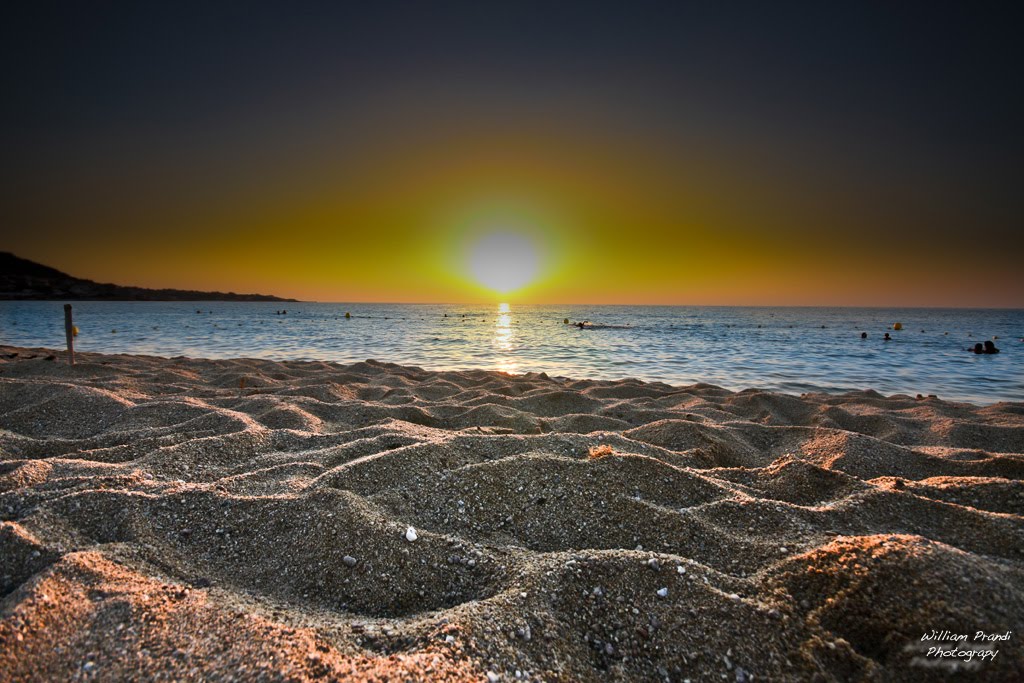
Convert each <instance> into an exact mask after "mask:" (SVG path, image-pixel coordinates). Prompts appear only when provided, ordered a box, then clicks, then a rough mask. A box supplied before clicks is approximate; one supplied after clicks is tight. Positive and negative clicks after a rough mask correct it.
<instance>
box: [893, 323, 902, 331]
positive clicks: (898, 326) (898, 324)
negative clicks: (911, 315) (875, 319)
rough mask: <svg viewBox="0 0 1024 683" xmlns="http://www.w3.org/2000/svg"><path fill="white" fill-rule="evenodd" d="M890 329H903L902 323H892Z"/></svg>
mask: <svg viewBox="0 0 1024 683" xmlns="http://www.w3.org/2000/svg"><path fill="white" fill-rule="evenodd" d="M892 329H894V330H902V329H903V323H893V324H892Z"/></svg>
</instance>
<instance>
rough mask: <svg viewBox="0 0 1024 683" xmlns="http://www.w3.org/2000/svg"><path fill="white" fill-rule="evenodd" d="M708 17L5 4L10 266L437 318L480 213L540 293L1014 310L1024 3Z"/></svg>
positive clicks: (606, 11) (442, 7) (728, 12)
mask: <svg viewBox="0 0 1024 683" xmlns="http://www.w3.org/2000/svg"><path fill="white" fill-rule="evenodd" d="M707 5H708V6H707V7H703V8H700V7H689V8H688V7H685V6H683V5H682V3H663V4H644V3H636V2H629V3H625V2H623V3H599V2H586V3H569V2H562V3H528V2H514V3H512V2H509V3H487V2H474V3H432V2H422V1H421V2H408V3H386V2H373V3H365V4H357V3H323V4H310V3H279V4H267V3H255V2H253V3H237V4H228V3H220V4H218V3H203V4H195V5H189V4H187V3H159V4H156V3H153V4H148V3H125V4H119V3H118V4H114V3H100V2H97V3H65V4H52V3H45V2H38V3H18V4H17V5H10V6H8V7H7V8H6V9H5V10H4V13H5V14H4V18H3V22H2V24H3V29H2V32H3V34H2V38H3V40H2V48H0V49H2V50H3V64H4V68H3V92H4V102H5V104H4V107H3V108H2V110H0V116H2V117H3V126H2V145H3V157H2V158H3V162H2V169H0V172H2V181H3V189H2V191H0V192H2V206H3V209H2V215H0V220H2V221H3V226H4V229H3V235H4V236H3V238H2V240H0V249H6V250H12V251H15V252H16V253H18V254H19V255H22V256H25V257H28V258H32V259H34V260H39V261H43V262H46V263H48V264H50V265H54V266H57V267H60V268H62V269H65V270H68V271H71V272H73V273H75V274H78V275H82V276H87V277H92V278H95V279H101V280H114V281H121V282H125V281H130V282H131V283H133V284H148V285H154V286H157V285H159V286H190V287H191V286H204V287H205V286H209V287H214V286H216V287H218V288H227V289H236V290H238V289H246V288H249V289H252V288H256V289H261V290H267V289H273V290H274V291H275V293H279V294H292V295H298V296H304V297H313V298H320V299H349V298H392V299H393V298H399V299H403V300H416V298H417V297H416V295H417V294H418V295H420V296H421V297H423V298H424V299H426V300H443V299H445V298H450V297H458V296H459V295H460V292H461V293H462V294H464V295H465V296H471V295H470V293H469V292H468V290H465V289H464V288H463V289H460V288H459V285H458V283H457V280H458V278H457V277H454V276H453V277H447V278H446V277H444V276H438V275H437V273H436V272H434V270H431V269H430V268H418V267H416V266H415V264H417V263H419V262H421V261H423V260H433V261H438V260H442V261H443V260H444V258H443V255H442V256H438V254H437V253H435V251H436V245H438V244H442V245H443V244H449V245H450V244H451V242H452V240H457V237H453V235H454V234H456V233H458V234H462V233H460V232H459V231H460V230H463V231H465V230H469V231H470V232H472V231H473V230H480V229H484V227H481V226H469V227H466V226H462V225H461V224H459V226H456V224H457V223H459V221H460V220H462V219H460V218H455V217H457V216H462V215H463V214H465V213H466V212H467V211H468V212H469V213H473V212H474V211H475V212H476V213H474V216H477V218H479V216H480V215H483V216H484V218H479V220H482V221H484V222H487V221H492V222H494V221H497V222H502V223H503V225H504V224H505V223H508V222H509V221H510V220H511V219H510V218H509V216H510V215H512V214H514V215H515V216H516V220H520V221H525V222H532V224H531V225H529V226H520V227H518V228H515V229H523V230H526V231H531V230H538V231H540V232H541V233H545V234H546V235H547V236H546V237H543V236H542V237H540V238H538V239H540V241H542V242H545V240H546V242H547V243H546V245H545V246H542V247H541V248H542V250H544V251H546V253H547V254H548V256H549V260H551V261H554V262H555V263H554V264H553V265H552V264H549V266H550V267H549V271H550V277H549V278H548V282H547V285H546V288H545V287H540V288H539V289H538V290H537V291H536V292H535V293H534V294H535V296H536V298H538V299H546V300H571V299H573V298H579V297H581V296H582V295H583V294H582V293H583V292H591V293H595V292H596V294H600V295H601V297H603V299H602V300H609V299H610V298H611V297H612V291H611V290H610V289H609V290H608V291H607V292H604V293H602V292H601V291H600V289H598V290H595V289H594V287H595V286H596V283H593V282H588V281H586V278H585V273H586V272H587V269H586V268H585V267H583V264H581V262H580V259H581V258H583V256H581V254H585V256H586V258H587V259H590V260H594V259H599V260H604V261H608V260H614V259H617V258H628V261H629V263H630V265H629V269H631V270H630V272H631V273H632V275H633V277H634V278H639V279H640V280H639V281H638V282H636V283H634V284H635V286H633V287H632V289H629V288H627V290H628V291H626V292H625V295H624V296H623V297H619V298H620V299H625V300H636V301H664V302H675V303H851V304H861V303H864V304H890V305H898V304H913V303H921V304H928V305H943V304H950V305H982V306H983V305H1002V306H1024V276H1022V275H1021V268H1020V267H1019V263H1018V262H1019V261H1021V257H1022V256H1024V249H1022V247H1024V237H1022V235H1024V230H1022V227H1024V226H1022V220H1021V217H1022V216H1024V192H1022V191H1021V187H1020V185H1021V180H1022V179H1024V132H1022V123H1024V88H1022V87H1021V73H1022V67H1024V59H1022V56H1024V49H1022V45H1024V41H1022V40H1021V38H1020V32H1021V29H1022V28H1024V22H1022V21H1021V18H1022V17H1021V13H1020V10H1016V9H1010V8H1012V5H1009V4H1007V5H1005V6H1003V8H1002V9H1001V8H999V7H997V6H995V5H989V6H981V5H979V4H977V3H963V4H960V5H949V6H938V5H932V4H920V5H916V6H912V5H911V4H909V3H886V4H883V3H863V2H862V3H850V4H841V3H813V4H807V5H804V6H797V5H783V6H780V5H779V4H777V3H754V4H752V5H751V6H750V7H742V8H741V7H740V6H739V5H731V4H726V3H707ZM480 206H484V207H486V208H484V209H473V210H469V209H466V207H480ZM510 206H512V207H516V208H514V209H509V207H510ZM523 207H528V208H525V209H524V208H523ZM488 212H490V213H488ZM524 216H526V218H524ZM283 247H285V248H283ZM452 248H453V249H454V248H455V247H452ZM332 250H333V252H334V253H335V255H336V257H337V258H340V255H341V253H345V255H346V256H347V257H351V256H352V255H354V254H363V255H365V256H366V259H367V260H372V261H373V262H374V263H376V264H377V265H376V266H372V265H369V264H367V263H362V264H361V265H360V266H359V267H357V268H348V269H346V273H338V272H337V270H338V269H337V268H335V267H334V266H333V263H335V262H336V259H331V258H328V256H326V255H325V254H329V253H331V252H332ZM282 254H286V255H287V258H283V257H282ZM384 254H391V255H392V257H393V258H380V257H381V255H384ZM285 261H287V262H285ZM452 268H457V266H452ZM581 278H583V279H582V280H581ZM766 278H767V279H768V281H767V284H768V287H767V290H766V287H765V282H766ZM982 279H984V281H983V280H982ZM722 280H727V281H728V282H729V283H730V284H729V286H726V287H723V286H721V281H722ZM880 282H885V283H886V284H885V285H884V286H880V285H879V283H880ZM986 283H987V284H986ZM809 290H814V292H815V296H817V297H818V298H815V297H810V298H808V297H807V296H805V295H806V294H807V293H808V291H809ZM766 291H767V292H768V294H767V295H766V294H765V292H766ZM378 295H379V296H378Z"/></svg>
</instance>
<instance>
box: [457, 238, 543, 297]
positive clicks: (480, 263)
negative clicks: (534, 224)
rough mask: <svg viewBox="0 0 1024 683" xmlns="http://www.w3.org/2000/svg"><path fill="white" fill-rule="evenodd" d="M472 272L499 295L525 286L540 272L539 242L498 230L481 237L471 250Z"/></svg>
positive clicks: (470, 270)
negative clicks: (537, 243)
mask: <svg viewBox="0 0 1024 683" xmlns="http://www.w3.org/2000/svg"><path fill="white" fill-rule="evenodd" d="M467 265H468V267H469V273H470V275H472V276H473V278H474V279H475V280H476V281H477V282H479V283H480V284H481V285H483V286H484V287H486V288H488V289H491V290H493V291H495V292H497V293H499V294H507V293H508V292H513V291H515V290H517V289H522V288H523V287H525V286H526V285H528V284H530V283H531V282H533V281H534V280H535V279H536V278H537V275H538V274H539V272H540V253H539V250H538V249H537V245H536V244H535V243H534V242H533V240H531V239H530V238H529V237H528V236H527V235H524V234H522V233H518V232H513V231H505V230H496V231H493V232H488V233H485V234H483V235H481V236H479V237H477V238H476V239H475V240H474V241H473V242H472V243H470V245H469V249H468V250H467Z"/></svg>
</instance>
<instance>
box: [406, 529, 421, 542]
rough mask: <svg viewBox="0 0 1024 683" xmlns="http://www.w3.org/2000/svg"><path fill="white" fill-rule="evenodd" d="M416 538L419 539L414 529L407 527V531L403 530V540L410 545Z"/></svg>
mask: <svg viewBox="0 0 1024 683" xmlns="http://www.w3.org/2000/svg"><path fill="white" fill-rule="evenodd" d="M417 538H419V536H417V535H416V529H414V528H412V527H409V528H408V529H406V530H405V540H407V541H409V542H410V543H412V542H413V541H415V540H416V539H417Z"/></svg>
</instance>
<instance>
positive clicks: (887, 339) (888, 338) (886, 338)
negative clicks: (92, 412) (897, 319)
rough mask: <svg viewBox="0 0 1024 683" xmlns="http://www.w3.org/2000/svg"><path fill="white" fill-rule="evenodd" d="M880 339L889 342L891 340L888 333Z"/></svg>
mask: <svg viewBox="0 0 1024 683" xmlns="http://www.w3.org/2000/svg"><path fill="white" fill-rule="evenodd" d="M882 339H884V340H885V341H891V340H892V337H890V336H889V333H888V332H886V333H885V336H884V337H882Z"/></svg>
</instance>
